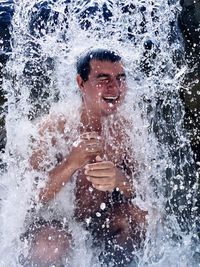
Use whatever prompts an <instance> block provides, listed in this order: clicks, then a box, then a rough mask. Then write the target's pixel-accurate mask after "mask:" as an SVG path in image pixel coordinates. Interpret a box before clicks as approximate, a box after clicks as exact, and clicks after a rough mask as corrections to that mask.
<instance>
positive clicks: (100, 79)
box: [98, 77, 109, 82]
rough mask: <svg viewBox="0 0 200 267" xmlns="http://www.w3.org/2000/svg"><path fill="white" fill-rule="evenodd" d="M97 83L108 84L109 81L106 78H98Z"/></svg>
mask: <svg viewBox="0 0 200 267" xmlns="http://www.w3.org/2000/svg"><path fill="white" fill-rule="evenodd" d="M98 81H100V82H108V81H109V79H108V78H107V77H99V78H98Z"/></svg>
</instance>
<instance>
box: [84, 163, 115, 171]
mask: <svg viewBox="0 0 200 267" xmlns="http://www.w3.org/2000/svg"><path fill="white" fill-rule="evenodd" d="M113 167H114V164H113V163H112V162H111V161H101V162H95V163H90V164H87V165H86V166H85V170H106V169H112V168H113Z"/></svg>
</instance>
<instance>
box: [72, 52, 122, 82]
mask: <svg viewBox="0 0 200 267" xmlns="http://www.w3.org/2000/svg"><path fill="white" fill-rule="evenodd" d="M91 60H100V61H110V62H118V61H120V60H121V57H120V56H119V55H118V54H117V53H116V52H115V51H111V50H107V49H95V50H89V51H88V52H87V53H86V54H84V55H81V56H80V57H79V58H78V59H77V62H76V69H77V74H79V75H80V76H81V78H82V79H83V81H87V80H88V76H89V74H90V62H91Z"/></svg>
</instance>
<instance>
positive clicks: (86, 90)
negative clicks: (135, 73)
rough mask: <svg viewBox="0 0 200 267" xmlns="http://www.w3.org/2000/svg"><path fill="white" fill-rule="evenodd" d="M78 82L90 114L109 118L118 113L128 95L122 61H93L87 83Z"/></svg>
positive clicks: (79, 79)
mask: <svg viewBox="0 0 200 267" xmlns="http://www.w3.org/2000/svg"><path fill="white" fill-rule="evenodd" d="M77 82H78V85H79V88H80V90H81V91H82V96H83V102H84V105H85V107H86V109H87V110H88V112H89V113H92V114H94V115H97V116H100V115H101V116H102V115H103V116H107V115H110V114H113V113H115V112H116V110H117V108H118V107H119V106H120V104H121V103H122V102H123V100H124V96H125V93H126V75H125V71H124V68H123V65H122V63H121V61H117V62H110V61H100V60H91V62H90V73H89V76H88V80H87V81H83V80H82V78H81V77H80V75H78V76H77Z"/></svg>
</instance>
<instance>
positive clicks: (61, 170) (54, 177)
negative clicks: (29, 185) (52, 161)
mask: <svg viewBox="0 0 200 267" xmlns="http://www.w3.org/2000/svg"><path fill="white" fill-rule="evenodd" d="M75 171H76V168H75V166H73V164H72V163H71V162H70V161H69V160H68V159H67V158H65V159H63V160H62V162H61V163H59V164H58V165H57V166H56V167H55V168H54V169H53V170H51V171H50V172H49V175H48V181H47V184H46V186H45V188H43V189H42V190H41V191H40V194H39V198H40V200H41V202H42V203H47V202H49V201H50V200H51V199H53V198H54V197H55V196H56V194H57V193H59V192H60V190H61V189H62V187H63V186H64V185H65V184H66V183H67V182H68V181H69V180H70V178H71V176H72V175H73V174H74V173H75Z"/></svg>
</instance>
